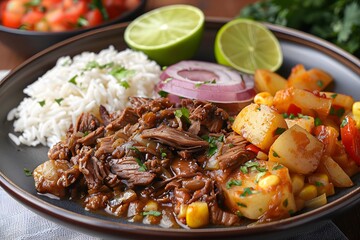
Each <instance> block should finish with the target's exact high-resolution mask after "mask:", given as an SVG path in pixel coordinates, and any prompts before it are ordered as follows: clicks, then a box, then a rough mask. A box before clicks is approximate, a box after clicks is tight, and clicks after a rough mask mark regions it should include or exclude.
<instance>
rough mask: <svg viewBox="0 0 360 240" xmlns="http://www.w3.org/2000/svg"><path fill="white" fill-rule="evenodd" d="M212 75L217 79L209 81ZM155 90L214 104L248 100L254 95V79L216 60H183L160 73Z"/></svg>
mask: <svg viewBox="0 0 360 240" xmlns="http://www.w3.org/2000/svg"><path fill="white" fill-rule="evenodd" d="M193 66H196V67H193ZM169 69H170V70H169ZM220 69H221V70H220ZM179 73H180V74H179ZM184 73H185V74H184ZM215 75H216V76H218V78H217V79H216V82H213V83H211V82H210V81H211V80H209V76H210V77H212V76H215ZM186 76H188V77H186ZM189 77H191V78H192V79H193V80H190V79H189ZM230 77H234V78H235V79H234V78H230ZM194 79H196V81H194ZM155 91H157V92H158V91H165V92H167V93H170V94H171V95H176V96H180V97H185V98H190V99H198V100H205V101H210V102H216V103H236V102H246V101H251V100H252V99H253V98H254V96H255V94H256V92H255V89H254V81H253V78H252V77H251V76H250V75H244V74H241V73H239V72H237V71H235V70H232V69H229V68H227V67H223V66H221V65H218V64H215V63H207V62H200V61H182V62H179V63H177V64H175V67H174V65H172V66H170V67H168V68H167V69H166V70H165V71H164V72H163V74H162V76H161V81H160V82H159V83H158V84H157V85H156V88H155Z"/></svg>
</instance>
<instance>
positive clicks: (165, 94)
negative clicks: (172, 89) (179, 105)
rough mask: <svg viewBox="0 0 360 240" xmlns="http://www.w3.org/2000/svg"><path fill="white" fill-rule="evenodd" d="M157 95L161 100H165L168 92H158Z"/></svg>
mask: <svg viewBox="0 0 360 240" xmlns="http://www.w3.org/2000/svg"><path fill="white" fill-rule="evenodd" d="M158 94H159V96H160V97H163V98H166V97H167V96H168V95H169V93H168V92H165V91H163V90H160V91H158Z"/></svg>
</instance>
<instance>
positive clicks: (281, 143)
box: [269, 125, 324, 174]
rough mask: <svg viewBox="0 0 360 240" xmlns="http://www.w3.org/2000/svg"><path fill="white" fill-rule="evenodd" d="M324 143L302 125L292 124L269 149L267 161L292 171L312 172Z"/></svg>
mask: <svg viewBox="0 0 360 240" xmlns="http://www.w3.org/2000/svg"><path fill="white" fill-rule="evenodd" d="M323 148H324V144H322V143H321V142H320V141H319V140H318V139H317V138H315V137H314V136H312V135H311V134H310V133H308V132H307V131H306V130H305V129H303V128H302V127H299V126H298V125H294V126H293V127H291V128H289V129H288V130H286V131H285V132H284V133H283V134H281V135H280V136H279V137H278V138H277V139H276V140H275V142H274V143H273V145H272V146H271V148H270V151H269V161H272V162H278V163H281V164H283V165H284V166H286V167H288V168H289V170H290V171H291V172H293V173H299V174H309V173H312V172H314V171H315V170H316V169H317V167H318V165H319V163H320V159H321V157H322V152H323Z"/></svg>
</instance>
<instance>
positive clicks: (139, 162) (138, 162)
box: [135, 158, 147, 172]
mask: <svg viewBox="0 0 360 240" xmlns="http://www.w3.org/2000/svg"><path fill="white" fill-rule="evenodd" d="M135 160H136V162H137V164H138V165H139V169H138V170H139V172H145V171H146V170H147V168H146V166H145V164H144V163H143V162H142V161H141V160H140V159H139V158H135Z"/></svg>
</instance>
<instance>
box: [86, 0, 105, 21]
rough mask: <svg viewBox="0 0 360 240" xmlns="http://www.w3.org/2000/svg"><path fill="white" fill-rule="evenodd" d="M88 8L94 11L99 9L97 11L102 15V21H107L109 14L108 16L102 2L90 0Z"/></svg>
mask: <svg viewBox="0 0 360 240" xmlns="http://www.w3.org/2000/svg"><path fill="white" fill-rule="evenodd" d="M90 7H91V9H96V8H97V9H99V11H100V12H101V15H102V17H103V19H104V20H108V19H109V14H108V12H107V10H106V8H105V7H104V5H103V1H100V0H92V1H91V5H90Z"/></svg>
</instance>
